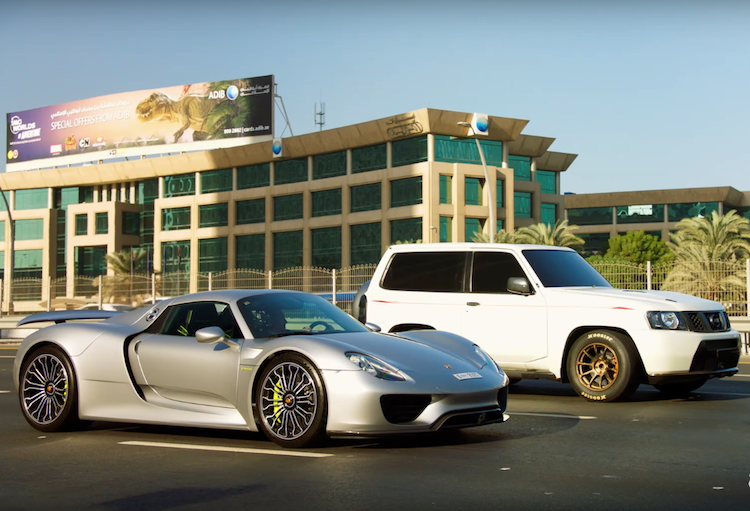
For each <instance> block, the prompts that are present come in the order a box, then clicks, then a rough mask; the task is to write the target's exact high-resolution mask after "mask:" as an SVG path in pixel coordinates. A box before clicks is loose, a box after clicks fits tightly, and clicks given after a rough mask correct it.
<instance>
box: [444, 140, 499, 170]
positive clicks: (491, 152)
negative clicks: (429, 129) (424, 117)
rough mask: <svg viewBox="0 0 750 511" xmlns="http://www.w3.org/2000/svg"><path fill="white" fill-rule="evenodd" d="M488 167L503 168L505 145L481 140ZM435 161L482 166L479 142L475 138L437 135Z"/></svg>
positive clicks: (480, 143)
mask: <svg viewBox="0 0 750 511" xmlns="http://www.w3.org/2000/svg"><path fill="white" fill-rule="evenodd" d="M479 145H481V146H482V152H483V153H484V161H485V163H487V165H493V166H495V167H501V166H502V164H503V143H502V142H499V141H495V140H479ZM435 161H445V162H448V163H473V164H475V165H481V164H482V158H481V155H480V154H479V148H478V147H477V142H476V140H475V139H473V138H455V137H448V136H445V135H435Z"/></svg>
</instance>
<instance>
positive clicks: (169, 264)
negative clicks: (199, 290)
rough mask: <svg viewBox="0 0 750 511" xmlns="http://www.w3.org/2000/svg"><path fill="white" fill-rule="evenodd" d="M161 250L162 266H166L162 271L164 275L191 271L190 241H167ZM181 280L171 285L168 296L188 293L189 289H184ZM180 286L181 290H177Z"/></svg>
mask: <svg viewBox="0 0 750 511" xmlns="http://www.w3.org/2000/svg"><path fill="white" fill-rule="evenodd" d="M161 249H162V257H163V262H162V264H163V265H164V267H163V268H162V271H163V272H164V273H173V272H189V271H190V240H180V241H166V242H163V243H162V244H161ZM181 280H182V279H179V278H178V279H175V281H174V282H172V283H170V285H169V286H168V290H167V294H168V295H173V294H183V293H187V292H188V289H187V287H184V288H183V287H182V282H181ZM165 284H166V282H165ZM178 285H179V286H180V288H179V289H177V286H178Z"/></svg>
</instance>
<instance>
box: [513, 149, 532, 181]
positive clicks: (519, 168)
mask: <svg viewBox="0 0 750 511" xmlns="http://www.w3.org/2000/svg"><path fill="white" fill-rule="evenodd" d="M508 167H510V168H512V169H513V176H514V177H515V178H516V181H531V158H529V157H528V156H514V155H512V154H511V155H509V156H508Z"/></svg>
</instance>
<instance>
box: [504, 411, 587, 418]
mask: <svg viewBox="0 0 750 511" xmlns="http://www.w3.org/2000/svg"><path fill="white" fill-rule="evenodd" d="M508 415H510V416H511V417H512V416H514V415H526V416H529V417H553V418H555V419H579V420H593V419H596V417H593V416H591V415H562V414H555V413H522V412H512V413H508Z"/></svg>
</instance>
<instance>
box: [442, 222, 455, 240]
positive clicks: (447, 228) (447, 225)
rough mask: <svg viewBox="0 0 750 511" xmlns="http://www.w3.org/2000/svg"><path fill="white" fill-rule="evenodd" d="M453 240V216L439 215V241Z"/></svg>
mask: <svg viewBox="0 0 750 511" xmlns="http://www.w3.org/2000/svg"><path fill="white" fill-rule="evenodd" d="M451 241H453V218H452V217H449V216H441V217H440V242H441V243H450V242H451Z"/></svg>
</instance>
